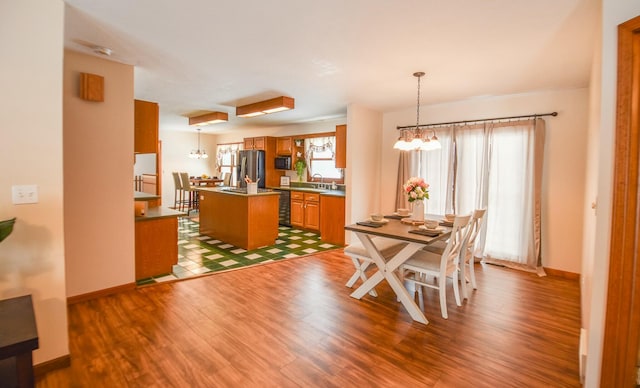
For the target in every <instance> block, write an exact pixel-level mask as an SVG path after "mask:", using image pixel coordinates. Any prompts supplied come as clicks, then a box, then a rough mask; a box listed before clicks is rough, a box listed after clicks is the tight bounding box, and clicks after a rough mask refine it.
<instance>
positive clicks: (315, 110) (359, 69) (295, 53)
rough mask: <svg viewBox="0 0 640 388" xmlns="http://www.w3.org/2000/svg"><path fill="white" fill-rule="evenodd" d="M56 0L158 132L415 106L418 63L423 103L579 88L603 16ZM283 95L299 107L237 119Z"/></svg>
mask: <svg viewBox="0 0 640 388" xmlns="http://www.w3.org/2000/svg"><path fill="white" fill-rule="evenodd" d="M65 1H66V3H67V12H66V16H65V46H66V48H69V49H72V50H76V51H81V52H86V53H89V54H92V55H99V54H94V53H93V51H92V49H91V47H92V46H94V45H97V46H104V47H108V48H110V49H111V50H113V54H112V55H111V57H110V59H112V60H114V61H119V62H123V63H128V64H132V65H134V66H135V97H136V98H138V99H143V100H149V101H156V102H158V103H159V104H160V111H161V128H162V129H163V130H190V129H189V127H188V119H187V117H188V116H189V115H193V114H195V113H198V112H201V111H208V110H219V111H224V112H228V113H229V122H228V123H225V124H216V125H209V126H206V127H203V132H206V133H222V132H226V131H230V130H232V129H234V128H239V127H259V126H274V125H286V124H288V123H299V122H305V121H313V120H321V119H326V118H335V117H339V116H344V115H346V109H347V105H349V104H351V103H353V104H358V105H363V106H366V107H369V108H371V109H375V110H379V111H382V112H385V111H393V110H399V109H405V108H410V107H415V106H416V97H417V95H416V85H417V83H416V78H415V77H413V76H412V74H413V73H414V72H416V71H424V72H426V73H427V75H426V77H424V78H422V81H421V90H422V93H421V95H422V96H421V103H422V104H423V105H426V104H434V103H440V102H447V101H456V100H462V99H470V98H482V97H487V96H494V95H504V94H514V93H525V92H532V91H541V90H556V89H566V88H582V87H587V86H588V83H589V73H590V68H591V61H592V56H593V47H594V39H595V36H596V35H595V34H596V29H597V26H598V23H599V22H598V20H599V17H600V16H599V12H600V8H599V1H598V0H536V1H531V0H450V1H443V0H322V1H311V0H233V1H215V0H180V1H178V0H173V1H172V0H135V1H131V0H109V1H104V0H65ZM280 95H286V96H290V97H293V98H295V104H296V107H295V109H294V110H292V111H287V112H280V113H274V114H271V115H266V116H261V117H255V118H237V117H235V107H236V106H237V105H243V104H247V103H252V102H257V101H261V100H264V99H267V98H272V97H277V96H280ZM461 119H464V118H461ZM191 130H192V129H191Z"/></svg>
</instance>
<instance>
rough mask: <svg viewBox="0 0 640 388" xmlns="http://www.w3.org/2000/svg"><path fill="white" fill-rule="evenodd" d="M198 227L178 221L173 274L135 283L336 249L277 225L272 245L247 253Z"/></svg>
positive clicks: (313, 236)
mask: <svg viewBox="0 0 640 388" xmlns="http://www.w3.org/2000/svg"><path fill="white" fill-rule="evenodd" d="M199 229H200V224H199V223H197V222H195V221H193V220H191V219H189V218H186V217H182V218H179V219H178V264H177V265H174V266H173V273H170V274H165V275H162V276H156V277H153V278H147V279H141V280H138V281H137V284H138V285H139V286H141V285H147V284H153V283H159V282H163V281H169V280H176V279H184V278H189V277H195V276H199V275H202V274H207V273H211V272H218V271H224V270H228V269H234V268H241V267H246V266H251V265H255V264H259V263H267V262H273V261H277V260H282V259H289V258H294V257H300V256H305V255H309V254H312V253H316V252H321V251H326V250H329V249H334V248H338V246H337V245H333V244H327V243H325V242H323V241H320V235H319V234H317V233H313V232H309V231H304V230H300V229H296V228H289V227H286V226H280V227H279V231H278V239H277V240H276V243H275V244H274V245H270V246H267V247H262V248H258V249H254V250H251V251H247V250H245V249H242V248H238V247H236V246H233V245H231V244H226V243H224V242H222V241H219V240H216V239H213V238H211V237H208V236H204V235H201V234H200V232H199Z"/></svg>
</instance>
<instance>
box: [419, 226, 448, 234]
mask: <svg viewBox="0 0 640 388" xmlns="http://www.w3.org/2000/svg"><path fill="white" fill-rule="evenodd" d="M418 228H420V229H424V230H428V231H429V232H441V231H443V230H444V228H443V227H442V226H437V227H435V228H434V229H429V228H427V227H426V226H424V225H420V226H418Z"/></svg>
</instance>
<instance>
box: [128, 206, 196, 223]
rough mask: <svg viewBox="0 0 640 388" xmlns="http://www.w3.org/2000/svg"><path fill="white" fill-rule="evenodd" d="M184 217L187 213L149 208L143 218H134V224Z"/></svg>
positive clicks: (164, 208)
mask: <svg viewBox="0 0 640 388" xmlns="http://www.w3.org/2000/svg"><path fill="white" fill-rule="evenodd" d="M185 215H187V213H185V212H180V211H177V210H173V209H169V208H168V207H162V206H158V207H150V208H149V209H147V214H145V215H144V216H136V222H138V221H150V220H157V219H158V218H168V217H180V216H185Z"/></svg>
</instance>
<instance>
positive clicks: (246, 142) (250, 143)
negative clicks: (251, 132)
mask: <svg viewBox="0 0 640 388" xmlns="http://www.w3.org/2000/svg"><path fill="white" fill-rule="evenodd" d="M244 149H245V150H252V149H253V138H252V137H247V138H245V139H244Z"/></svg>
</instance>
